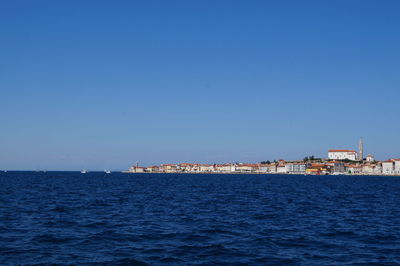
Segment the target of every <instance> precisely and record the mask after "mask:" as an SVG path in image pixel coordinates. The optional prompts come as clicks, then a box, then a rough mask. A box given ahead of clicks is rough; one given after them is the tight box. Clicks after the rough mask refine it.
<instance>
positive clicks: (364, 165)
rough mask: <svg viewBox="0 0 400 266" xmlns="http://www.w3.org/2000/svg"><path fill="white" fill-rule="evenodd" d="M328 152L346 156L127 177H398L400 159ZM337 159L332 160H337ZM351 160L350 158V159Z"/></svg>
mask: <svg viewBox="0 0 400 266" xmlns="http://www.w3.org/2000/svg"><path fill="white" fill-rule="evenodd" d="M331 152H333V153H335V152H339V153H342V152H345V153H347V152H349V153H352V152H353V151H347V150H346V151H345V150H340V151H339V150H331V151H329V155H330V156H328V157H329V158H328V159H314V158H305V159H304V160H302V161H285V160H279V161H274V162H263V163H256V164H249V163H227V164H198V163H180V164H162V165H159V166H149V167H141V166H138V165H135V166H132V167H131V168H130V169H129V170H128V171H126V172H128V173H259V174H310V175H340V174H354V175H400V159H390V160H387V161H383V162H382V161H375V159H374V157H373V156H372V155H368V156H367V158H365V159H363V160H351V159H356V158H355V157H354V158H353V157H351V159H349V158H346V157H340V156H341V155H340V156H339V155H338V154H333V155H332V154H330V153H331ZM337 156H339V157H340V158H331V157H337ZM351 156H353V155H351Z"/></svg>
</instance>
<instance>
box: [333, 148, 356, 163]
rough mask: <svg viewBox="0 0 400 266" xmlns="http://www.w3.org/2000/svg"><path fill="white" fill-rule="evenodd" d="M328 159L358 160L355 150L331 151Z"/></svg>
mask: <svg viewBox="0 0 400 266" xmlns="http://www.w3.org/2000/svg"><path fill="white" fill-rule="evenodd" d="M328 158H329V159H330V160H351V161H356V160H357V152H356V151H354V150H329V151H328Z"/></svg>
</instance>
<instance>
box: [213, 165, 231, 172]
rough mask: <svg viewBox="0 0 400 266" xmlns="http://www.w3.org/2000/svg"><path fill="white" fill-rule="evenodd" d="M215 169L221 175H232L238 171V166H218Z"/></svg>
mask: <svg viewBox="0 0 400 266" xmlns="http://www.w3.org/2000/svg"><path fill="white" fill-rule="evenodd" d="M214 169H215V171H217V172H220V173H231V172H235V171H236V166H235V165H234V164H230V163H226V164H216V165H214Z"/></svg>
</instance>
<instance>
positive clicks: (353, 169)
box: [346, 164, 362, 175]
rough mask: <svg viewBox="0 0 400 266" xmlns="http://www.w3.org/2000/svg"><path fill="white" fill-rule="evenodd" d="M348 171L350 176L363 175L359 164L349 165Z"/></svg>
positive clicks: (347, 166)
mask: <svg viewBox="0 0 400 266" xmlns="http://www.w3.org/2000/svg"><path fill="white" fill-rule="evenodd" d="M346 171H347V173H349V174H353V175H354V174H361V173H362V166H361V165H357V164H347V165H346Z"/></svg>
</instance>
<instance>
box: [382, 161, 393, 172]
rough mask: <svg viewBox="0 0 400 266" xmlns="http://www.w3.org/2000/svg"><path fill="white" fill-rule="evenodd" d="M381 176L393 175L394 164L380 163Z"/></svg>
mask: <svg viewBox="0 0 400 266" xmlns="http://www.w3.org/2000/svg"><path fill="white" fill-rule="evenodd" d="M382 174H384V175H392V174H394V163H393V162H391V161H390V162H382Z"/></svg>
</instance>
